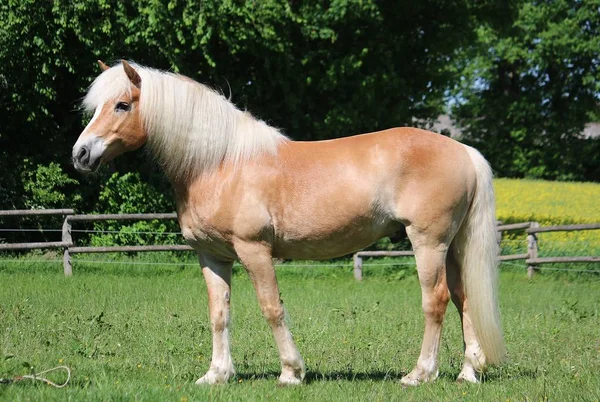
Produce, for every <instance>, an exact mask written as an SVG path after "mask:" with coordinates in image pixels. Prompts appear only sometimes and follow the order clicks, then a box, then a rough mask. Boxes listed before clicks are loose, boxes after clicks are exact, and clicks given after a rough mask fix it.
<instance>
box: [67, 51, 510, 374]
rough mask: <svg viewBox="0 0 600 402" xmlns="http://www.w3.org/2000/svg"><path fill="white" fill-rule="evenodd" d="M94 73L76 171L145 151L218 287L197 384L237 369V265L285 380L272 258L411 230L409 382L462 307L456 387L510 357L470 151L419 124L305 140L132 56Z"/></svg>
mask: <svg viewBox="0 0 600 402" xmlns="http://www.w3.org/2000/svg"><path fill="white" fill-rule="evenodd" d="M100 65H101V67H102V69H103V70H104V71H103V72H102V74H100V76H98V77H97V78H96V80H95V81H94V83H93V84H92V86H91V87H90V89H89V92H88V94H87V95H86V97H85V99H84V101H83V105H84V106H85V108H86V109H87V110H88V111H93V112H94V116H93V118H92V120H91V121H90V123H89V124H88V125H87V127H86V128H85V130H84V131H83V132H82V133H81V136H80V137H79V139H78V140H77V143H76V144H75V146H74V147H73V161H74V164H75V167H76V168H77V169H78V170H79V171H82V172H89V171H93V170H95V169H96V168H97V167H98V165H99V164H101V163H102V162H107V161H109V160H111V159H112V158H114V157H115V156H117V155H119V154H121V153H123V152H125V151H131V150H134V149H136V148H139V147H140V146H142V145H143V144H144V143H148V146H149V148H150V150H151V151H152V153H153V154H154V156H155V157H156V158H157V160H158V162H159V163H160V164H161V165H162V166H163V168H164V170H165V173H166V175H167V176H168V178H169V179H170V181H171V183H172V185H173V188H174V192H175V197H176V202H177V215H178V217H179V224H180V225H181V231H182V233H183V236H184V237H185V239H186V240H187V242H188V243H189V244H190V245H191V246H192V247H193V248H194V249H195V250H196V251H197V252H198V257H199V260H200V264H201V266H202V272H203V274H204V278H205V279H206V284H207V287H208V298H209V310H210V319H211V322H212V336H213V352H212V361H211V364H210V368H209V369H208V372H207V373H206V374H205V375H204V376H203V377H202V378H200V379H199V380H198V381H197V382H196V383H197V384H202V383H208V384H214V383H222V382H226V381H227V380H228V379H229V378H231V376H233V375H234V368H233V362H232V358H231V352H230V348H229V329H228V326H229V300H230V295H231V268H232V264H233V262H234V260H239V261H240V262H241V263H242V264H243V265H244V267H245V268H246V270H247V271H248V273H249V276H250V278H251V280H252V283H253V284H254V287H255V289H256V294H257V297H258V300H259V302H260V306H261V310H262V313H263V314H264V316H265V318H266V320H267V321H268V323H269V325H270V327H271V329H272V330H273V335H274V337H275V341H276V343H277V347H278V349H279V356H280V359H281V366H282V372H281V376H280V377H279V381H280V382H281V383H284V384H297V383H300V382H301V381H302V379H303V378H304V375H305V368H304V362H303V361H302V357H301V356H300V353H299V352H298V349H297V348H296V345H295V343H294V341H293V339H292V335H291V334H290V331H289V329H288V327H287V325H286V323H285V321H284V310H283V307H282V305H281V301H280V299H279V289H278V286H277V279H276V277H275V270H274V268H273V261H272V259H273V257H276V258H286V259H328V258H333V257H338V256H342V255H345V254H348V253H351V252H354V251H356V250H359V249H362V248H364V247H365V246H367V245H369V244H371V243H373V242H375V241H376V240H378V239H380V238H382V237H386V236H387V237H397V236H398V235H399V234H404V233H406V235H408V238H409V239H410V241H411V243H412V245H413V248H414V251H415V255H416V261H417V271H418V275H419V281H420V283H421V288H422V306H423V311H424V313H425V334H424V337H423V345H422V348H421V354H420V356H419V359H418V360H417V364H416V366H415V368H414V370H412V371H411V372H410V373H409V374H407V375H406V376H404V377H403V378H402V380H401V382H402V384H405V385H417V384H419V383H422V382H427V381H432V380H434V379H435V378H436V377H437V375H438V362H437V355H438V350H439V345H440V336H441V331H442V321H443V318H444V313H445V311H446V306H447V304H448V301H449V300H450V299H452V301H453V302H454V304H455V305H456V307H457V308H458V311H459V313H460V318H461V322H462V330H463V336H464V352H465V358H464V364H463V368H462V371H461V372H460V375H459V377H458V379H459V380H466V381H471V382H477V381H478V380H479V374H480V373H481V372H482V371H483V370H484V368H485V366H486V365H487V364H495V363H499V362H501V361H502V359H503V358H504V356H505V347H504V340H503V336H502V330H501V325H500V314H499V310H498V301H497V275H498V274H497V254H498V245H497V239H496V227H495V216H494V214H495V206H494V193H493V188H492V173H491V170H490V168H489V166H488V164H487V162H486V161H485V159H484V158H483V157H482V156H481V154H479V153H478V152H477V151H476V150H474V149H473V148H470V147H467V146H465V145H462V144H460V143H458V142H456V141H454V140H452V139H450V138H447V137H444V136H441V135H437V134H434V133H430V132H427V131H424V130H419V129H415V128H395V129H390V130H385V131H381V132H377V133H372V134H363V135H357V136H353V137H346V138H340V139H336V140H330V141H317V142H297V141H291V140H289V139H288V138H286V137H285V136H283V135H282V134H281V133H280V132H279V131H278V130H276V129H275V128H272V127H269V126H268V125H267V124H265V123H264V122H263V121H260V120H257V119H255V118H254V117H252V116H251V115H250V114H248V113H247V112H243V111H240V110H238V109H237V108H236V107H235V106H234V105H233V104H232V103H231V102H229V101H228V100H227V99H225V98H224V97H223V96H221V95H220V94H218V93H216V92H214V91H212V90H211V89H209V88H207V87H205V86H203V85H201V84H199V83H197V82H195V81H193V80H191V79H189V78H187V77H184V76H181V75H177V74H172V73H168V72H162V71H157V70H154V69H150V68H147V67H142V66H139V65H131V64H128V63H127V62H125V61H122V62H121V63H119V64H118V65H115V66H114V67H112V68H109V67H107V66H106V65H104V64H103V63H102V62H100Z"/></svg>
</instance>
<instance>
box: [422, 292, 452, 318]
mask: <svg viewBox="0 0 600 402" xmlns="http://www.w3.org/2000/svg"><path fill="white" fill-rule="evenodd" d="M449 301H450V292H449V291H448V289H447V288H446V287H445V286H436V287H435V288H434V290H433V292H431V293H430V294H429V295H427V296H425V295H423V312H424V313H425V316H427V317H428V318H430V319H432V320H434V321H438V322H441V321H443V319H444V315H445V314H446V307H447V306H448V302H449Z"/></svg>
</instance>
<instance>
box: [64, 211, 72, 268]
mask: <svg viewBox="0 0 600 402" xmlns="http://www.w3.org/2000/svg"><path fill="white" fill-rule="evenodd" d="M62 241H63V242H64V243H65V246H64V247H65V250H64V254H63V268H64V271H65V276H72V275H73V266H72V264H71V254H69V247H70V246H72V245H73V238H72V237H71V223H70V222H69V215H67V216H65V221H64V222H63V226H62Z"/></svg>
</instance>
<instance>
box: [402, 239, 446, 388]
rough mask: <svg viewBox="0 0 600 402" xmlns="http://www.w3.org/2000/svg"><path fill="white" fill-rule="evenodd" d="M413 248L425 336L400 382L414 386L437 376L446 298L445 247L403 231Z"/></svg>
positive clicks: (442, 244) (439, 243)
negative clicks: (411, 367) (411, 368)
mask: <svg viewBox="0 0 600 402" xmlns="http://www.w3.org/2000/svg"><path fill="white" fill-rule="evenodd" d="M407 230H408V235H409V238H410V239H411V242H412V244H413V248H414V249H415V258H416V261H417V272H418V274H419V281H420V283H421V292H422V306H423V312H424V313H425V333H424V335H423V344H422V346H421V354H420V355H419V359H418V360H417V365H416V367H415V368H414V369H413V370H412V371H411V372H410V373H409V374H407V375H406V376H404V377H403V378H402V380H401V383H402V384H403V385H418V384H420V383H423V382H429V381H433V380H435V379H436V378H437V376H438V361H437V357H438V350H439V346H440V339H441V334H442V322H443V320H444V314H445V312H446V306H447V305H448V301H449V299H450V295H449V292H448V285H447V283H446V254H447V246H446V245H445V244H444V243H443V242H437V241H432V240H431V239H429V238H427V237H426V235H425V234H423V233H418V232H417V231H416V230H414V229H411V228H410V227H408V228H407Z"/></svg>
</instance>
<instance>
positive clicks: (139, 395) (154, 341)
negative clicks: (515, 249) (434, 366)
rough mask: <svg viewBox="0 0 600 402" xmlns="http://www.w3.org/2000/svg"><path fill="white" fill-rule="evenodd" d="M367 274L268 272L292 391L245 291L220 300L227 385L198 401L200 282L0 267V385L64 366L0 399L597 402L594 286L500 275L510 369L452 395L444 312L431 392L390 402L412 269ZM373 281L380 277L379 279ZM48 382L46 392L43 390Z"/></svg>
mask: <svg viewBox="0 0 600 402" xmlns="http://www.w3.org/2000/svg"><path fill="white" fill-rule="evenodd" d="M400 268H406V266H400V267H397V268H396V269H395V271H394V269H392V268H389V267H388V268H385V269H384V268H381V267H377V268H366V269H365V280H364V281H363V282H362V283H358V282H356V281H354V279H353V278H352V274H351V268H350V266H349V263H348V262H342V263H339V264H338V265H335V264H333V265H332V266H331V267H328V268H299V267H296V268H293V267H283V268H278V271H279V282H280V287H281V291H282V298H283V300H284V303H285V306H286V309H287V311H288V313H289V323H290V327H291V329H292V332H293V333H294V337H295V339H296V341H297V344H298V347H299V349H300V351H301V353H302V354H303V356H304V359H305V361H306V365H307V369H308V374H307V383H306V384H304V385H302V386H300V387H291V388H281V387H278V386H277V385H276V379H277V376H278V374H279V369H280V367H279V361H278V357H277V352H276V349H275V345H274V341H273V339H272V336H271V333H270V330H269V329H268V326H267V325H266V323H265V322H264V320H263V319H262V317H261V316H260V312H259V308H258V305H257V302H256V298H255V296H254V292H253V290H252V286H251V285H250V282H249V280H248V279H247V277H246V275H245V274H243V273H237V274H236V275H235V276H234V281H233V294H232V320H233V321H232V353H233V357H234V361H235V363H236V369H237V372H238V376H237V377H236V378H235V379H234V381H232V382H231V383H230V384H228V385H225V386H214V387H197V386H195V385H194V381H195V380H196V379H197V378H199V377H200V376H201V375H202V374H204V372H205V371H206V369H207V368H208V365H209V361H210V353H211V339H210V336H211V335H210V324H209V321H208V309H207V302H206V287H205V285H204V281H203V280H202V277H201V274H200V272H199V269H197V268H190V267H178V266H146V267H145V266H129V267H122V266H118V265H110V266H108V265H105V266H86V267H83V264H76V265H75V271H74V272H75V275H74V276H73V277H72V278H64V277H63V276H62V273H61V268H60V264H55V265H54V266H52V265H50V266H48V265H47V264H32V263H30V264H9V263H6V262H3V261H2V260H0V323H1V327H0V328H1V330H2V332H1V335H0V377H7V376H16V375H22V374H26V373H27V372H28V370H27V369H26V368H25V367H24V365H27V364H29V365H32V366H34V367H35V370H42V369H45V368H50V367H53V366H56V365H58V364H66V365H68V366H69V367H71V368H72V370H73V379H72V381H71V383H70V384H69V386H67V387H66V388H64V389H53V388H51V387H48V386H46V385H42V384H40V385H36V384H34V383H32V382H20V383H17V384H12V385H0V399H1V400H10V401H19V400H33V401H40V400H45V401H46V400H67V399H69V400H82V401H83V400H85V401H89V400H92V401H93V400H150V401H154V400H156V401H185V400H190V401H191V400H261V401H263V400H275V399H277V400H319V401H321V400H331V401H339V400H346V401H353V400H356V401H364V400H381V401H388V400H408V401H410V400H415V401H422V400H435V401H438V400H451V401H455V400H473V401H481V400H497V401H500V400H501V401H506V400H532V401H538V400H556V401H564V400H600V376H599V375H598V373H599V372H600V331H599V328H600V314H599V310H600V291H599V290H600V280H599V279H598V277H597V276H594V275H584V276H579V277H572V276H565V275H563V276H556V275H552V276H550V275H539V276H537V277H536V278H535V280H533V281H527V280H526V278H525V274H524V270H522V269H520V270H514V271H513V270H510V269H508V270H504V271H503V273H502V275H501V306H502V316H503V322H504V327H505V333H506V340H507V346H508V350H509V354H510V361H509V362H508V363H506V364H505V365H503V366H502V367H499V368H493V369H491V370H490V372H489V373H488V376H487V378H486V381H485V382H484V383H483V384H479V385H472V384H457V383H455V378H456V376H457V375H458V373H459V371H460V368H461V361H462V356H461V349H462V344H461V342H462V341H461V335H460V327H459V323H458V317H457V314H456V311H455V309H454V307H453V306H450V308H449V309H448V317H447V321H446V326H445V328H444V336H443V341H442V346H441V351H440V378H439V379H438V380H436V382H435V383H432V384H425V385H423V386H420V387H418V388H409V389H403V388H402V387H401V385H400V384H399V378H400V377H401V376H402V375H403V374H405V373H406V372H407V371H409V370H410V369H411V368H412V367H413V365H414V363H415V361H416V358H417V355H418V353H419V349H420V342H421V337H422V335H423V328H422V327H423V317H422V313H421V308H420V289H419V285H418V281H417V279H416V277H415V275H414V268H410V267H409V268H408V269H402V270H403V271H405V273H404V274H402V275H400V274H398V272H401V271H402V270H401V269H400ZM384 271H385V273H382V272H384ZM57 379H58V380H60V379H61V378H57Z"/></svg>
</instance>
